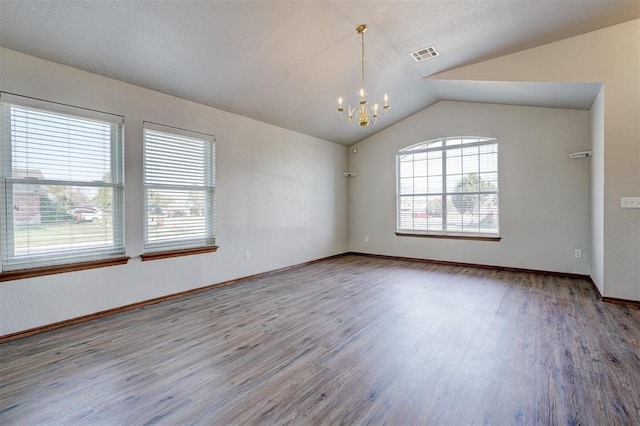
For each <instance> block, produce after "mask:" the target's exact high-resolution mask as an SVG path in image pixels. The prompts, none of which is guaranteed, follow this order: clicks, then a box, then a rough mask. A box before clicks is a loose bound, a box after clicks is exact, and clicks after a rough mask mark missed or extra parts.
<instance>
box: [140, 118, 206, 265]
mask: <svg viewBox="0 0 640 426" xmlns="http://www.w3.org/2000/svg"><path fill="white" fill-rule="evenodd" d="M144 157H145V158H144V185H145V212H146V214H145V236H144V250H145V252H147V253H150V252H159V251H170V250H180V249H189V248H196V247H206V246H212V245H214V244H215V232H214V229H215V228H214V195H215V142H214V137H213V136H210V135H203V134H201V133H195V132H189V131H185V130H180V129H174V128H171V127H166V126H160V125H157V124H152V123H145V127H144Z"/></svg>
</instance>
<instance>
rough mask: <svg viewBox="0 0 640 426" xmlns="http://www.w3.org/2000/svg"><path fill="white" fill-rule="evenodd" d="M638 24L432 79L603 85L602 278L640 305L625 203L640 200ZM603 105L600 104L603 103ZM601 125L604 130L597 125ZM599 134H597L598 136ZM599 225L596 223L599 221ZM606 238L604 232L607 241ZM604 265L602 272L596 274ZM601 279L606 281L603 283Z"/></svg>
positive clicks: (598, 162)
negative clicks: (624, 200)
mask: <svg viewBox="0 0 640 426" xmlns="http://www.w3.org/2000/svg"><path fill="white" fill-rule="evenodd" d="M639 76H640V20H638V19H636V20H634V21H629V22H626V23H623V24H619V25H614V26H612V27H608V28H604V29H602V30H598V31H594V32H591V33H587V34H583V35H580V36H576V37H571V38H568V39H565V40H561V41H558V42H555V43H550V44H547V45H544V46H540V47H536V48H533V49H528V50H524V51H522V52H518V53H514V54H511V55H507V56H502V57H500V58H496V59H492V60H489V61H485V62H480V63H477V64H474V65H469V66H467V67H462V68H458V69H455V70H452V71H447V72H444V73H441V74H439V75H437V76H434V77H433V78H441V79H445V80H473V81H528V82H533V81H542V82H564V83H571V82H575V83H585V82H598V83H603V84H604V104H603V107H602V105H597V104H596V105H594V107H595V108H596V110H595V111H594V113H598V114H602V115H603V116H604V118H603V119H602V120H603V121H602V123H603V129H604V130H603V132H604V133H603V135H604V136H603V137H604V139H603V140H604V142H602V140H601V139H598V138H602V133H601V131H600V130H598V132H597V133H596V134H595V136H594V137H595V138H596V139H594V140H593V148H594V152H597V150H598V149H600V150H601V154H602V156H601V157H599V158H596V159H595V161H594V163H593V165H594V166H595V167H601V168H602V171H597V170H595V171H594V175H593V176H592V177H593V178H594V179H602V181H600V182H594V184H595V185H597V186H598V187H600V188H601V189H600V190H601V191H603V193H604V194H603V197H602V199H601V200H600V199H599V198H598V197H595V198H594V199H593V201H594V203H599V202H601V201H602V203H603V204H602V206H601V207H600V206H597V205H595V206H594V209H598V210H599V209H600V208H602V214H601V216H600V217H601V218H602V220H603V223H597V224H596V223H594V227H593V229H592V233H593V235H594V236H596V239H595V240H594V242H598V244H599V243H600V242H602V247H600V248H597V250H595V251H594V255H595V256H601V257H600V258H596V259H595V262H594V265H595V268H596V274H595V275H593V276H592V278H594V280H597V285H598V287H599V288H600V291H601V292H602V294H603V295H604V296H606V297H613V298H621V299H627V300H640V209H622V208H621V207H620V198H621V197H625V196H635V197H639V196H640V77H639ZM598 102H602V101H598ZM598 125H599V124H598ZM594 130H595V129H594ZM594 220H598V217H594ZM600 233H603V237H602V238H601V240H600V239H599V238H600V237H599V235H600ZM600 265H601V270H602V272H599V271H598V269H597V268H599V267H600ZM599 275H601V277H600V276H599Z"/></svg>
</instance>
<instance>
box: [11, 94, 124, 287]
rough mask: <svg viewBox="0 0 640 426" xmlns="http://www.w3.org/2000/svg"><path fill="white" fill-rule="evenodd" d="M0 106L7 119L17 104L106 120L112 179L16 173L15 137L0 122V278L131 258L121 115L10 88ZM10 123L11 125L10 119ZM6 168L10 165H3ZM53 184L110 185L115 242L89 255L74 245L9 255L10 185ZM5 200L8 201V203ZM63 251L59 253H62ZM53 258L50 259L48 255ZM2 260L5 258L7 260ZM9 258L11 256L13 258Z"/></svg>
mask: <svg viewBox="0 0 640 426" xmlns="http://www.w3.org/2000/svg"><path fill="white" fill-rule="evenodd" d="M0 105H2V106H3V107H2V112H1V113H0V118H1V119H2V120H3V121H5V123H7V122H10V121H11V119H10V118H8V117H6V116H5V113H4V105H7V107H8V108H11V106H16V107H18V108H24V109H27V110H28V109H31V110H38V111H42V112H43V114H51V115H60V116H68V117H71V118H74V119H78V120H91V121H97V122H101V123H103V124H108V125H109V126H110V128H111V136H110V141H109V152H110V160H109V173H111V176H112V179H111V181H110V182H97V181H82V180H59V179H38V178H32V177H29V176H25V177H24V178H22V177H15V176H14V175H13V172H12V171H11V170H12V166H11V164H12V161H11V159H12V156H13V139H12V138H11V137H9V139H7V140H5V135H9V134H11V132H12V130H11V127H9V128H8V129H7V128H5V126H4V125H3V126H1V127H2V129H3V130H2V134H0V139H1V140H0V146H1V149H3V150H4V152H3V154H4V155H3V156H6V157H5V159H6V161H3V162H1V164H0V181H1V182H2V183H3V185H2V188H0V222H1V226H2V227H3V229H4V230H5V231H6V233H4V234H5V235H4V236H3V237H2V241H1V242H0V254H1V256H2V260H1V261H0V281H7V280H14V279H22V278H29V277H36V276H43V275H51V274H57V273H62V272H68V271H76V270H83V269H92V268H100V267H104V266H111V265H116V264H122V263H127V261H128V259H129V257H127V256H125V251H126V246H125V231H124V116H122V115H118V114H113V113H109V112H103V111H98V110H93V109H88V108H84V107H79V106H73V105H67V104H62V103H59V102H52V101H48V100H43V99H37V98H33V97H27V96H21V95H17V94H14V93H9V92H4V91H1V92H0ZM9 126H11V124H9ZM6 167H9V170H5V168H6ZM20 184H25V185H30V184H37V185H57V186H70V187H82V188H89V187H95V188H111V189H112V190H113V194H114V196H113V200H112V203H113V204H114V206H113V208H112V212H113V213H115V214H112V220H113V222H112V225H111V226H112V230H113V231H114V234H113V244H112V245H111V246H104V247H99V248H98V249H97V250H96V251H95V252H94V253H93V254H91V255H82V252H83V250H84V249H81V248H75V249H67V250H57V251H50V252H46V253H44V254H34V255H31V256H23V257H22V258H23V259H24V262H20V258H19V257H15V256H13V255H11V256H9V254H11V253H13V251H14V250H15V244H16V242H15V239H14V228H15V224H14V216H13V214H14V212H13V208H12V206H13V203H14V201H13V191H14V185H20ZM9 199H11V200H12V201H11V202H9ZM61 255H62V256H61ZM52 257H53V258H54V260H53V261H50V260H48V259H51V258H52ZM5 259H6V260H7V262H6V263H5ZM11 259H14V260H13V261H11Z"/></svg>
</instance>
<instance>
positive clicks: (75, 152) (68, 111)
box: [0, 93, 124, 271]
mask: <svg viewBox="0 0 640 426" xmlns="http://www.w3.org/2000/svg"><path fill="white" fill-rule="evenodd" d="M0 105H1V108H2V121H1V123H0V137H1V138H2V141H1V149H2V156H1V161H0V178H1V179H2V187H1V188H0V191H1V196H0V203H1V206H0V207H1V208H0V222H1V226H2V233H1V237H0V238H1V245H0V251H1V257H2V271H14V270H22V269H30V268H35V267H43V266H51V265H63V264H73V263H77V262H84V261H92V260H102V259H109V258H115V257H119V256H124V171H123V124H124V120H123V118H122V117H120V116H115V115H111V114H106V113H100V112H96V111H91V110H85V109H82V108H76V107H70V106H66V105H60V104H55V103H50V102H46V101H40V100H35V99H31V98H25V97H21V96H16V95H10V94H6V93H2V94H0Z"/></svg>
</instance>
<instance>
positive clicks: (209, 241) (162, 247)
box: [140, 121, 218, 261]
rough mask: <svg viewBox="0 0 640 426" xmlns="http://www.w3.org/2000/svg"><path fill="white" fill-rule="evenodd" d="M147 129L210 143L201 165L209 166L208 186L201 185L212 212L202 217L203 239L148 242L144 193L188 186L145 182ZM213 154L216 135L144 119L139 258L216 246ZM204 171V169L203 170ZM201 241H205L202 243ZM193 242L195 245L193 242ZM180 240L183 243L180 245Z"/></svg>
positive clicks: (187, 253) (203, 250)
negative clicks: (209, 153)
mask: <svg viewBox="0 0 640 426" xmlns="http://www.w3.org/2000/svg"><path fill="white" fill-rule="evenodd" d="M147 130H149V131H152V132H161V133H166V134H168V135H171V136H176V137H180V136H184V137H186V138H191V139H197V140H200V141H202V142H209V143H211V156H212V158H211V161H210V162H208V163H207V164H204V166H205V167H206V168H211V172H210V173H211V176H210V177H211V186H203V187H201V188H204V189H202V191H203V192H205V194H206V195H205V196H206V198H207V204H208V205H207V208H206V209H205V210H206V211H207V212H208V211H211V217H207V218H206V219H205V234H206V236H205V238H204V240H203V239H189V240H187V239H185V240H177V241H176V242H175V243H168V244H162V243H159V244H149V240H148V232H149V222H148V221H149V214H148V209H149V207H148V205H147V204H148V203H147V194H148V192H147V191H148V190H149V189H150V188H153V189H164V190H184V189H189V187H186V186H181V185H170V184H149V183H147ZM215 153H216V137H215V136H214V135H211V134H208V133H202V132H196V131H191V130H186V129H182V128H178V127H173V126H168V125H164V124H158V123H154V122H151V121H144V122H143V187H144V192H143V205H144V215H143V216H144V217H143V241H142V245H143V253H142V254H141V255H140V258H141V260H142V261H149V260H158V259H165V258H170V257H178V256H190V255H194V254H201V253H212V252H216V251H217V249H218V246H217V245H216V234H215V191H216V178H215V170H216V164H215V159H216V156H215ZM205 174H206V172H205ZM209 204H210V206H209ZM203 241H204V243H203ZM194 242H196V243H197V244H193V243H194ZM180 243H182V244H180Z"/></svg>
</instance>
